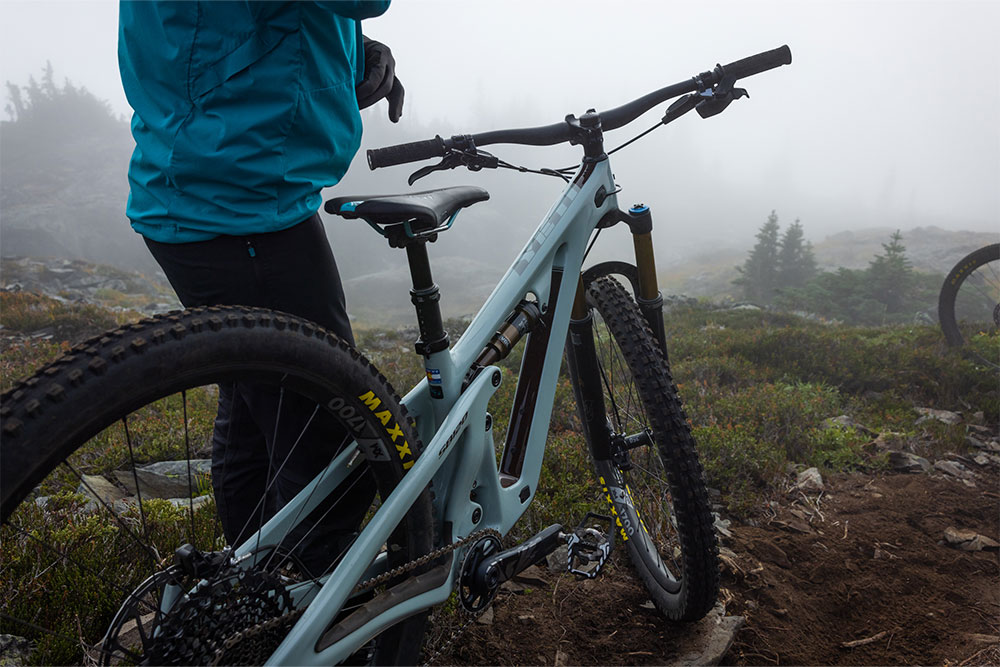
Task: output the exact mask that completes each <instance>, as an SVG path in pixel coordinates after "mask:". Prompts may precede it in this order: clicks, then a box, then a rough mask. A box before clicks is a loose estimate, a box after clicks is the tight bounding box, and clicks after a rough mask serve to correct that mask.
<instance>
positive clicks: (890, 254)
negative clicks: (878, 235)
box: [868, 229, 914, 313]
mask: <svg viewBox="0 0 1000 667" xmlns="http://www.w3.org/2000/svg"><path fill="white" fill-rule="evenodd" d="M902 241H903V235H902V234H901V233H900V232H899V230H898V229H897V230H896V231H895V232H893V233H892V236H890V237H889V243H883V244H882V249H883V250H885V254H882V255H876V256H875V259H873V260H872V261H871V262H870V263H869V264H868V280H869V282H868V285H869V290H870V294H871V296H872V298H874V299H875V300H876V301H879V302H880V303H882V304H884V305H885V311H886V313H898V312H900V311H901V310H902V309H903V304H904V303H905V302H906V299H907V297H908V296H909V295H910V292H911V291H912V289H913V286H914V281H913V279H914V276H913V265H912V264H911V263H910V260H909V259H907V257H906V246H904V245H903V243H902Z"/></svg>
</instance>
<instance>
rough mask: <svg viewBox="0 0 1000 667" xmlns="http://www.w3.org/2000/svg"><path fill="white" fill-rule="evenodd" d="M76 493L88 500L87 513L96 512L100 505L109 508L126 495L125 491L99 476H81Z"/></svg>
mask: <svg viewBox="0 0 1000 667" xmlns="http://www.w3.org/2000/svg"><path fill="white" fill-rule="evenodd" d="M76 492H77V493H79V494H81V495H83V496H86V497H87V498H88V502H87V507H86V510H87V511H88V512H96V511H97V509H98V507H100V506H101V505H102V504H103V505H107V506H111V505H113V504H114V503H115V501H116V500H121V499H122V498H124V497H125V495H126V493H125V491H122V490H121V489H119V488H118V487H117V486H116V485H115V484H113V483H112V482H109V481H108V480H106V479H105V478H104V477H101V476H100V475H82V476H81V479H80V484H79V486H77V489H76Z"/></svg>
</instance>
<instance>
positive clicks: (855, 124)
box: [0, 0, 1000, 240]
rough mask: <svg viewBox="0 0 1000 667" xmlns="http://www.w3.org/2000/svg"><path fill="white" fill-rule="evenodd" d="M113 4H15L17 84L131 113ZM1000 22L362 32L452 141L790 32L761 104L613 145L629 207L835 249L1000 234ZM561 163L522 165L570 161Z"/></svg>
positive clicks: (749, 12) (851, 10) (422, 0)
mask: <svg viewBox="0 0 1000 667" xmlns="http://www.w3.org/2000/svg"><path fill="white" fill-rule="evenodd" d="M117 11H118V10H117V3H113V2H47V1H44V0H41V1H36V2H19V1H12V0H0V48H2V58H0V63H2V78H3V79H4V80H5V81H7V80H9V81H12V82H14V83H19V84H23V83H26V82H27V79H28V76H29V75H31V74H35V75H36V76H37V75H38V73H39V72H40V71H41V69H42V67H43V66H44V63H45V61H46V60H51V62H52V64H53V67H54V68H55V72H56V75H57V77H59V78H60V79H61V78H62V77H68V78H69V79H70V80H72V81H73V82H75V83H77V84H83V85H85V86H86V87H87V88H89V89H90V90H91V91H92V92H94V93H95V94H97V95H98V96H99V97H101V98H105V99H107V100H108V101H109V102H110V103H111V104H112V106H113V107H114V109H116V110H117V111H119V112H121V113H123V114H127V113H129V110H128V106H127V103H126V101H125V99H124V95H123V94H122V92H121V87H120V84H119V81H118V70H117V58H116V39H117ZM998 27H1000V2H995V1H988V2H958V1H953V0H949V1H947V2H910V1H896V2H889V1H884V2H828V1H824V2H810V1H805V0H798V1H796V2H758V1H755V0H749V1H745V2H738V3H737V2H685V3H679V2H665V1H662V0H661V1H659V2H634V1H633V2H624V1H618V2H612V1H611V0H606V1H604V2H586V1H582V0H574V1H573V2H568V1H563V0H533V1H532V2H511V1H508V0H476V1H473V0H448V1H443V0H442V1H437V0H433V1H432V0H409V1H406V0H396V2H395V3H394V4H393V6H392V7H391V8H390V10H389V12H388V13H386V14H385V15H384V16H382V17H380V18H378V19H374V20H371V21H369V22H367V23H366V27H365V31H366V33H367V34H369V35H370V36H372V37H375V38H377V39H379V40H381V41H384V42H386V43H387V44H389V45H390V46H391V47H392V49H393V52H394V54H395V56H396V61H397V72H398V74H399V76H400V78H401V79H402V81H403V83H404V84H405V86H406V91H407V93H406V94H407V98H406V99H407V106H406V110H405V115H404V121H403V122H404V123H405V122H406V120H408V119H409V120H413V119H418V120H419V121H420V122H421V123H430V124H432V126H433V127H439V130H436V131H439V132H440V133H441V134H443V135H450V134H454V133H458V132H478V131H482V130H487V129H494V128H496V127H498V126H500V127H502V126H518V125H541V124H548V123H552V122H556V121H558V120H560V119H561V118H562V117H563V116H564V115H565V114H567V113H570V112H572V113H577V114H579V113H581V112H583V111H585V110H586V109H587V108H588V107H591V106H593V107H597V108H598V109H601V108H608V107H612V106H616V105H618V104H621V103H623V102H626V101H628V100H630V99H632V98H634V97H637V96H639V95H641V94H645V93H647V92H649V91H651V90H653V89H656V88H659V87H662V86H664V85H667V84H670V83H674V82H676V81H680V80H682V79H685V78H687V77H689V76H691V75H693V74H696V73H697V72H700V71H703V70H705V69H709V68H710V67H712V66H713V65H715V63H717V62H723V63H726V62H730V61H732V60H735V59H738V58H741V57H744V56H747V55H750V54H752V53H756V52H758V51H763V50H766V49H770V48H774V47H777V46H780V45H782V44H786V43H787V44H788V45H789V46H790V47H791V50H792V54H793V64H792V66H790V67H783V68H780V69H778V70H776V71H773V72H769V73H766V74H763V75H761V76H758V77H754V78H752V79H748V80H746V81H744V82H743V85H745V86H746V87H747V88H748V89H749V92H750V95H751V99H750V100H740V101H738V102H736V103H735V104H733V105H732V106H731V107H730V108H729V110H727V111H726V112H725V113H724V114H722V115H721V116H718V117H716V118H712V119H709V120H707V121H703V120H701V119H700V118H698V117H697V116H696V115H695V114H691V115H690V116H688V117H686V118H684V119H682V120H681V121H679V122H678V123H676V124H674V125H671V126H670V127H668V128H664V129H661V130H659V131H658V132H657V133H654V134H653V135H651V136H650V137H649V138H648V139H646V140H644V141H642V142H640V143H639V144H637V145H636V146H634V147H630V148H629V149H626V150H625V151H623V152H622V153H621V154H620V157H619V155H616V156H615V171H616V175H617V177H618V179H619V181H621V183H622V185H623V186H624V187H625V191H624V192H623V195H622V196H623V197H625V198H626V200H627V201H631V200H632V199H643V200H645V201H647V202H650V201H652V202H655V203H656V204H657V206H658V207H659V209H657V208H654V211H657V210H659V211H660V217H659V218H657V219H658V220H659V219H661V218H663V217H667V218H670V219H672V220H671V221H669V222H668V224H671V225H673V226H674V227H675V229H678V230H683V232H684V233H685V238H687V235H695V234H702V235H709V236H714V237H717V238H719V239H720V240H732V239H749V238H751V237H752V235H753V233H754V232H755V231H756V229H757V227H759V225H760V224H761V223H763V222H764V219H765V218H766V215H767V213H768V212H769V211H770V210H771V209H772V208H774V209H778V213H779V215H780V216H781V217H782V220H783V221H790V220H791V219H794V218H796V217H798V218H801V219H802V221H803V224H804V225H805V228H806V232H807V237H810V238H812V239H813V240H819V239H821V238H822V236H823V234H826V233H830V232H832V231H837V230H840V229H852V228H854V229H856V228H860V227H866V226H891V227H902V228H904V229H906V228H912V227H916V226H922V225H937V226H940V227H945V228H950V229H970V230H978V231H995V230H998V229H1000V76H998V74H997V70H998V67H1000V40H998V38H997V29H998ZM661 114H662V109H660V110H657V111H654V112H652V113H651V114H649V115H648V116H647V117H644V118H642V119H640V121H639V122H637V123H636V124H635V125H633V126H630V127H629V128H627V129H625V130H622V131H619V132H616V133H614V134H613V135H611V137H610V145H616V142H618V141H619V140H624V139H626V138H628V137H629V136H631V134H633V133H637V132H638V131H639V130H642V129H645V128H646V127H648V126H650V125H652V124H653V123H655V122H656V119H657V118H659V115H661ZM633 130H634V131H635V132H633ZM398 131H399V132H400V133H401V137H400V141H402V140H408V139H410V138H411V137H408V136H405V137H404V136H402V134H403V133H405V128H402V127H401V128H399V129H398ZM498 152H499V150H498ZM501 155H503V153H502V152H501ZM517 155H518V156H519V157H520V156H524V155H525V154H524V153H518V154H517ZM565 155H566V153H559V152H557V153H552V152H546V151H545V150H542V151H538V152H537V153H532V154H529V156H528V157H523V159H525V160H532V161H533V162H534V163H535V164H538V165H546V166H563V164H564V163H565V157H564V156H565ZM396 171H397V173H396V176H395V178H396V179H397V180H398V182H399V183H400V187H402V188H405V182H404V180H403V179H404V178H405V173H404V171H405V168H400V169H398V170H396ZM406 173H408V172H406ZM470 179H474V177H472V176H471V175H470V176H465V175H463V176H462V177H461V180H462V182H470V183H471V182H475V181H474V180H470ZM430 181H431V179H428V184H429V185H434V186H439V185H443V184H444V183H445V181H444V180H442V181H439V182H434V183H430ZM633 195H634V196H633ZM627 201H626V202H623V203H627Z"/></svg>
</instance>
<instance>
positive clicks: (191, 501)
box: [167, 496, 212, 510]
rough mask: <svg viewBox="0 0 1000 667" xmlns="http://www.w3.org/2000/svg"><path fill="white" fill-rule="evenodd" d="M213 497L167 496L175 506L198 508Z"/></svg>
mask: <svg viewBox="0 0 1000 667" xmlns="http://www.w3.org/2000/svg"><path fill="white" fill-rule="evenodd" d="M211 499H212V496H198V497H197V498H167V501H169V502H170V503H171V504H172V505H173V506H174V507H184V508H187V507H188V506H190V507H193V508H194V509H195V510H197V509H198V508H199V507H201V506H202V505H204V504H205V503H207V502H208V501H209V500H211Z"/></svg>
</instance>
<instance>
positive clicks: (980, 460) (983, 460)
mask: <svg viewBox="0 0 1000 667" xmlns="http://www.w3.org/2000/svg"><path fill="white" fill-rule="evenodd" d="M972 460H973V461H975V462H976V464H978V465H981V466H988V465H989V464H990V463H992V461H990V457H988V456H987V455H986V454H976V455H975V456H973V457H972ZM36 502H37V501H36Z"/></svg>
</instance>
